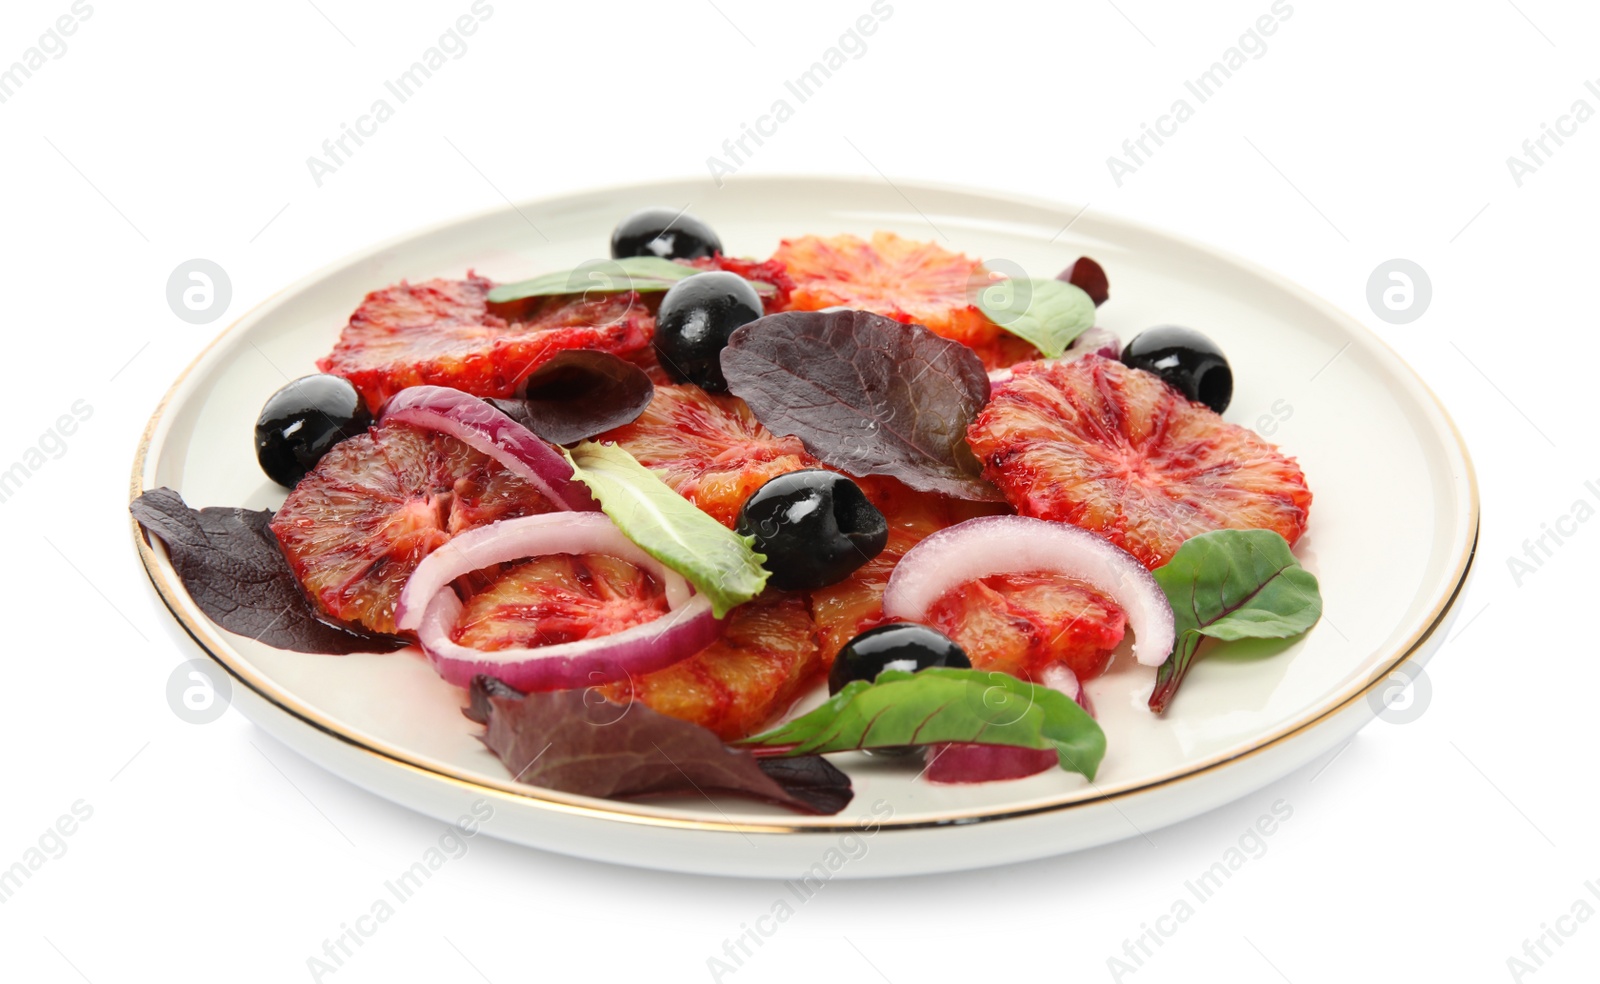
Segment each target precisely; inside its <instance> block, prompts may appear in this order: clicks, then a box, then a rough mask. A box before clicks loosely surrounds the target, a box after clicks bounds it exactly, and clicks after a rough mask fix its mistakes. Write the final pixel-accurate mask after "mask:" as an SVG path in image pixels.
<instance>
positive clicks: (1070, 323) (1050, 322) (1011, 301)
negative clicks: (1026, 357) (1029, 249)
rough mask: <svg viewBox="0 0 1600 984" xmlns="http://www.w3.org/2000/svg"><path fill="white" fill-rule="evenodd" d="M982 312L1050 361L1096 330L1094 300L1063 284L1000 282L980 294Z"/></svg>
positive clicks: (990, 285) (988, 286) (1043, 281)
mask: <svg viewBox="0 0 1600 984" xmlns="http://www.w3.org/2000/svg"><path fill="white" fill-rule="evenodd" d="M978 309H979V310H980V311H982V312H983V313H984V316H985V317H987V318H988V319H989V320H990V321H993V322H994V323H995V324H997V325H999V326H1000V327H1002V328H1004V329H1005V330H1006V331H1009V332H1011V334H1013V335H1016V336H1017V337H1018V338H1021V339H1023V340H1024V341H1026V342H1029V343H1030V344H1032V345H1033V347H1034V348H1036V349H1038V350H1039V351H1040V352H1042V353H1043V354H1044V356H1045V358H1047V359H1059V358H1060V357H1061V354H1062V353H1063V352H1065V351H1066V350H1067V346H1068V345H1071V344H1072V340H1073V339H1075V338H1077V337H1078V336H1079V335H1081V334H1083V333H1084V332H1086V331H1088V330H1089V329H1090V328H1093V327H1094V299H1093V298H1091V297H1090V296H1089V295H1088V294H1086V293H1084V291H1083V289H1082V288H1081V287H1075V286H1073V285H1072V284H1069V283H1064V282H1062V281H1060V280H1015V279H1006V280H997V281H995V282H994V283H992V284H989V285H987V286H985V287H984V288H983V289H982V290H980V291H978Z"/></svg>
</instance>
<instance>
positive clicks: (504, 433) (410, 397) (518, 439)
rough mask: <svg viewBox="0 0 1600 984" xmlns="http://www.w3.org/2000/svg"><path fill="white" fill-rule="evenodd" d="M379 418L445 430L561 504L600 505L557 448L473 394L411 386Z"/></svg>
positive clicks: (588, 507)
mask: <svg viewBox="0 0 1600 984" xmlns="http://www.w3.org/2000/svg"><path fill="white" fill-rule="evenodd" d="M380 419H382V420H384V421H398V422H399V423H403V424H411V425H412V426H414V427H421V428H423V429H425V430H432V431H438V432H440V433H442V434H449V435H450V436H451V437H453V438H456V439H457V440H459V441H462V442H464V443H466V444H468V445H471V446H472V447H474V448H476V449H477V450H479V451H482V452H483V453H484V454H486V455H488V456H489V457H491V458H493V459H494V460H496V461H498V462H500V464H502V465H504V466H506V469H507V470H508V471H510V472H511V473H512V474H514V475H517V476H519V477H521V478H523V479H526V480H527V481H528V482H529V483H531V484H532V485H533V486H534V487H535V488H537V489H538V490H539V491H540V492H543V493H544V494H545V496H546V497H547V498H549V499H550V501H551V502H554V503H555V504H556V505H557V506H559V507H561V508H562V509H566V510H581V511H589V510H596V509H599V508H600V506H599V504H598V503H596V502H595V501H594V498H593V497H592V496H591V495H590V494H589V489H588V487H587V486H586V485H584V484H583V483H582V482H574V481H573V480H572V466H571V465H570V464H568V463H567V459H566V458H564V457H562V456H561V453H560V452H559V451H556V450H555V449H554V448H552V447H550V445H548V444H546V443H545V442H544V441H542V440H540V439H539V438H538V437H537V436H535V435H534V433H533V432H532V431H530V430H528V429H527V428H526V427H524V426H522V425H521V424H519V423H517V422H516V421H515V420H512V419H511V418H510V417H507V416H506V415H505V414H503V413H501V412H500V411H499V410H496V409H495V408H494V407H491V406H490V405H489V404H487V403H485V402H483V401H482V400H480V399H478V398H477V397H475V396H472V395H470V394H467V393H463V392H461V391H460V390H454V389H450V388H449V387H447V386H411V387H408V388H406V389H403V390H401V391H400V392H398V393H396V394H395V395H394V396H392V397H390V398H389V402H388V403H386V404H384V407H383V413H382V415H381V418H380Z"/></svg>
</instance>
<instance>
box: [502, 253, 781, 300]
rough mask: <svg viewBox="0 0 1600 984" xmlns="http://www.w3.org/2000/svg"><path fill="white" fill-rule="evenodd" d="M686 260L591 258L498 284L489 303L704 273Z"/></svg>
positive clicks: (659, 287) (766, 290)
mask: <svg viewBox="0 0 1600 984" xmlns="http://www.w3.org/2000/svg"><path fill="white" fill-rule="evenodd" d="M704 272H705V271H704V270H701V269H699V268H697V267H692V266H689V265H688V264H686V263H675V262H673V261H672V260H664V259H662V258H661V257H659V256H625V257H623V258H622V259H619V260H591V261H589V262H588V263H584V264H582V265H580V266H578V267H576V268H575V269H572V270H558V271H556V272H554V273H545V274H540V275H539V276H537V277H532V278H530V279H528V280H519V281H517V282H516V283H510V284H501V285H500V286H498V287H495V288H493V289H492V290H490V291H489V303H491V304H506V303H509V302H511V301H520V300H522V299H524V298H528V297H557V296H565V295H568V294H587V293H590V292H594V293H598V294H620V293H623V292H625V291H630V290H631V291H637V292H638V293H641V294H647V293H654V292H660V291H664V290H667V289H669V288H670V287H671V286H672V285H673V284H675V283H677V282H678V281H680V280H683V279H684V278H686V277H692V276H694V275H695V274H697V273H704ZM750 286H752V287H754V288H755V289H756V293H758V294H771V293H774V291H775V288H774V287H773V286H772V285H771V284H769V283H765V282H763V281H759V280H752V281H750Z"/></svg>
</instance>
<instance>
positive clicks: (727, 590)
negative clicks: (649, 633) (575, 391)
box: [563, 441, 769, 618]
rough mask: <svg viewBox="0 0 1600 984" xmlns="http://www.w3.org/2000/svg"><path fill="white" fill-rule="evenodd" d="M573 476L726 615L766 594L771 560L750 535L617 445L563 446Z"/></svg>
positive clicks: (618, 521)
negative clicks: (700, 506) (767, 563)
mask: <svg viewBox="0 0 1600 984" xmlns="http://www.w3.org/2000/svg"><path fill="white" fill-rule="evenodd" d="M563 453H564V454H566V456H567V460H568V461H570V462H571V463H572V470H573V477H574V478H576V479H577V480H578V481H580V482H582V483H583V484H585V485H587V486H588V487H589V491H590V492H592V493H593V494H594V497H595V498H596V499H598V500H600V508H601V510H602V511H603V512H604V513H605V514H606V515H607V516H610V517H611V519H612V521H613V522H615V523H616V524H617V528H618V529H620V530H622V532H623V535H624V536H626V537H627V538H628V539H630V540H632V541H633V542H634V543H637V544H638V545H639V548H640V549H642V550H643V551H644V552H645V553H647V554H649V555H650V556H652V557H654V558H655V559H657V560H659V561H661V562H662V563H663V564H665V565H667V566H668V567H670V568H672V569H673V570H675V571H677V572H678V573H679V574H682V575H683V576H684V577H686V578H688V579H689V583H691V584H693V585H694V586H695V589H696V590H698V591H699V592H700V593H701V594H703V595H705V596H706V597H707V598H709V599H711V608H712V612H713V613H714V614H715V615H716V617H717V618H721V617H723V616H724V615H726V614H727V613H728V611H729V610H730V609H732V608H735V607H737V606H739V605H742V604H744V603H745V602H747V601H749V600H750V599H751V598H754V597H755V596H756V595H758V594H760V593H761V589H762V588H763V587H764V586H765V585H766V583H767V578H768V576H769V575H768V573H767V570H766V568H764V567H762V566H761V562H762V561H764V560H766V559H767V558H766V557H765V556H763V555H762V554H759V553H756V552H755V550H753V549H752V548H751V545H752V544H754V543H755V538H754V537H744V536H740V535H739V534H737V533H735V532H733V531H732V530H730V529H728V528H727V527H726V526H723V525H722V524H721V523H719V522H717V521H716V520H714V519H712V518H711V517H710V516H707V515H706V514H705V513H703V512H701V511H700V510H699V509H698V508H697V507H696V506H695V504H694V503H692V502H690V501H689V500H688V499H685V498H684V497H683V496H681V495H679V494H678V493H676V492H674V491H673V490H672V489H671V488H669V487H668V486H667V484H666V483H665V482H663V481H661V479H659V478H657V477H656V476H655V474H654V473H652V472H651V471H650V469H648V468H646V467H645V466H643V465H641V464H639V462H638V461H636V460H635V459H634V457H633V455H631V454H629V453H628V452H627V451H625V450H623V449H622V448H620V447H617V446H616V445H615V444H597V443H596V442H594V441H584V442H583V443H582V444H579V445H578V446H577V447H575V448H573V449H572V450H571V451H566V452H563Z"/></svg>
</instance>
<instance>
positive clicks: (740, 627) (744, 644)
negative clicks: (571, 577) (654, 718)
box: [603, 591, 821, 740]
mask: <svg viewBox="0 0 1600 984" xmlns="http://www.w3.org/2000/svg"><path fill="white" fill-rule="evenodd" d="M820 670H821V660H820V658H819V651H818V648H817V633H816V623H814V622H813V621H812V619H811V613H810V611H809V610H807V608H806V602H805V597H804V596H803V595H798V594H793V593H790V592H784V591H768V592H767V593H765V594H763V595H762V596H761V597H759V598H757V599H756V600H754V601H751V602H748V603H747V604H744V605H740V606H739V607H738V608H735V609H734V610H733V611H732V612H729V613H728V619H727V627H726V628H725V629H724V630H723V633H722V638H721V639H719V640H717V641H716V642H714V643H712V644H711V645H710V646H708V647H706V648H705V649H702V650H701V651H700V652H698V653H696V654H695V655H693V656H690V657H689V658H688V659H686V660H683V661H682V662H679V663H674V664H673V665H671V666H669V667H667V668H666V669H664V670H657V671H656V672H654V673H648V674H646V675H644V676H642V677H637V678H635V679H633V680H630V681H625V682H622V683H617V684H610V685H608V686H607V687H605V688H604V691H603V692H604V693H605V694H606V695H607V696H609V697H611V698H612V699H613V700H618V701H627V700H630V699H636V700H640V701H643V702H644V703H645V704H646V705H648V706H649V707H650V708H652V709H653V710H657V711H660V712H661V713H662V714H667V715H670V716H671V717H675V718H680V719H682V720H684V721H692V722H694V723H695V724H698V725H701V726H702V727H706V728H710V729H711V730H712V731H714V732H716V733H717V735H718V736H719V737H721V738H723V739H724V740H732V739H735V738H743V737H746V736H747V735H752V734H754V733H755V732H756V731H757V730H759V729H760V728H761V727H762V726H763V725H765V724H767V723H768V722H769V721H771V720H772V719H773V718H774V717H776V716H777V715H778V714H780V713H782V712H783V711H784V710H786V709H787V708H788V706H789V704H790V703H791V702H792V701H793V700H794V699H795V698H796V697H797V696H799V693H800V691H801V689H802V688H803V687H804V686H805V685H806V684H807V683H809V682H810V681H812V680H813V679H815V678H816V676H817V674H818V673H819V672H820Z"/></svg>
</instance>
